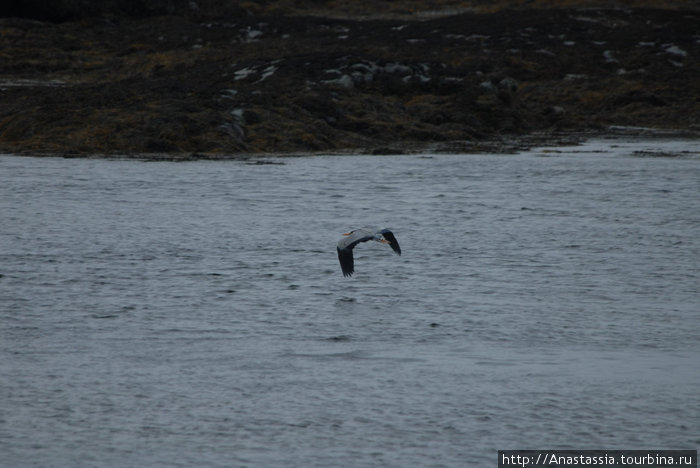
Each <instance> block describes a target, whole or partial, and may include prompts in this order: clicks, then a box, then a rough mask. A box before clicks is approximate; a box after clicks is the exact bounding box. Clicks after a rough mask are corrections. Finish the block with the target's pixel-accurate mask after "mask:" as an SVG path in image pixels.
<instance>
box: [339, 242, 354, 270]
mask: <svg viewBox="0 0 700 468" xmlns="http://www.w3.org/2000/svg"><path fill="white" fill-rule="evenodd" d="M338 260H340V269H341V270H343V276H352V274H353V273H354V272H355V260H354V259H353V258H352V249H341V248H340V247H338Z"/></svg>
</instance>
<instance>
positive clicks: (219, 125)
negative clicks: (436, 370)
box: [0, 2, 700, 159]
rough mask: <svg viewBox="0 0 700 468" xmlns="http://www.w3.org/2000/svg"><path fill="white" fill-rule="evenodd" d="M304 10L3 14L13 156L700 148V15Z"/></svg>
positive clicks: (6, 148)
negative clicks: (620, 136) (644, 144)
mask: <svg viewBox="0 0 700 468" xmlns="http://www.w3.org/2000/svg"><path fill="white" fill-rule="evenodd" d="M192 3H193V2H190V4H192ZM304 3H305V2H297V3H294V5H295V9H292V8H291V7H290V8H288V9H287V10H285V9H283V8H282V7H280V6H279V5H268V9H260V10H259V11H250V10H246V9H243V8H241V9H237V10H235V11H234V12H227V14H225V15H216V14H214V12H213V11H205V12H201V11H199V12H196V13H192V12H190V13H188V12H183V11H181V12H175V13H173V14H169V15H159V16H144V17H136V18H133V17H132V18H126V17H90V18H82V19H73V20H70V21H63V22H53V23H52V22H46V21H37V20H34V19H28V18H2V19H0V43H1V44H2V45H1V47H0V63H2V64H3V65H2V67H0V96H1V99H2V101H1V102H2V105H0V151H2V152H5V153H15V154H54V155H55V154H58V155H65V156H68V157H82V156H89V155H104V156H117V155H118V156H122V157H125V156H126V157H129V156H134V157H140V156H143V155H166V156H163V157H170V156H167V155H179V156H172V157H175V158H181V159H198V158H208V159H218V158H224V157H241V158H245V157H249V156H253V155H259V154H271V153H275V154H279V153H283V154H308V153H310V152H312V153H318V152H325V153H344V152H348V151H361V152H364V153H373V154H390V153H394V152H409V151H415V150H434V151H442V152H465V151H466V152H473V151H479V150H484V149H489V150H492V149H494V148H495V149H498V148H499V147H500V149H502V150H504V151H508V150H509V149H512V148H514V147H515V148H517V147H518V146H522V145H528V144H540V143H545V142H557V141H571V140H575V139H577V138H581V137H583V136H590V135H597V134H605V133H610V132H612V133H615V132H622V133H631V134H637V133H639V134H647V135H648V134H649V132H648V131H646V130H644V128H654V129H660V130H661V131H675V132H680V133H681V134H683V135H684V136H690V137H695V138H697V137H698V136H700V60H699V59H700V29H699V28H698V26H697V25H698V24H700V9H698V8H695V9H691V8H690V7H687V8H684V7H683V6H682V3H681V4H680V5H681V6H678V5H677V4H672V5H671V4H669V6H665V4H664V3H663V2H658V3H657V5H660V6H661V7H658V8H631V7H626V6H625V4H623V5H621V6H622V8H605V9H604V8H582V7H580V6H577V5H576V2H559V3H562V4H564V5H560V6H559V7H556V8H555V7H553V6H551V5H549V6H544V7H540V8H534V7H524V6H523V5H518V7H517V8H515V7H513V6H508V5H505V6H503V7H502V8H500V9H489V10H486V9H483V8H482V9H479V8H477V7H472V8H466V7H464V8H452V9H447V10H442V13H440V14H438V13H433V14H426V12H427V11H428V10H427V9H426V8H423V9H422V10H421V9H420V8H419V7H420V4H421V2H414V3H412V5H414V7H415V9H414V10H411V11H408V12H407V11H399V12H393V13H392V12H389V13H391V14H389V13H387V12H386V11H384V12H383V14H379V13H377V14H374V15H371V14H368V15H366V16H363V17H358V16H356V15H355V16H353V15H350V14H345V15H344V16H343V15H340V16H343V17H338V15H332V14H331V13H332V11H333V10H328V9H325V10H321V11H318V5H317V3H319V4H324V5H325V4H326V3H328V2H308V3H310V4H314V5H316V8H317V10H314V9H312V8H311V7H309V8H308V9H301V10H300V9H299V8H300V7H299V5H300V4H304ZM438 3H439V2H438ZM476 3H478V2H476ZM513 3H516V2H513ZM535 3H537V2H535ZM545 3H546V2H545ZM550 3H558V2H550ZM580 3H582V4H583V3H585V2H580ZM620 3H623V2H620ZM432 4H434V2H433V3H432ZM195 5H196V4H195ZM426 5H427V3H426ZM326 6H328V5H326ZM190 7H191V5H190ZM273 7H274V8H273ZM421 12H422V13H421ZM375 13H376V12H375ZM613 126H617V127H613ZM611 127H612V128H611ZM616 128H617V129H616Z"/></svg>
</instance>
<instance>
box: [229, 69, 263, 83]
mask: <svg viewBox="0 0 700 468" xmlns="http://www.w3.org/2000/svg"><path fill="white" fill-rule="evenodd" d="M257 72H258V71H257V70H256V69H255V68H248V67H246V68H241V69H240V70H237V71H235V72H234V73H233V79H234V80H242V79H244V78H248V77H249V76H250V75H253V74H255V73H257Z"/></svg>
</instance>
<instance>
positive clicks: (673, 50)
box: [664, 44, 688, 57]
mask: <svg viewBox="0 0 700 468" xmlns="http://www.w3.org/2000/svg"><path fill="white" fill-rule="evenodd" d="M664 46H665V49H664V50H665V51H666V52H667V53H669V54H673V55H679V56H681V57H685V56H686V55H688V53H687V52H686V51H685V50H683V49H681V48H680V47H678V46H677V45H674V44H664Z"/></svg>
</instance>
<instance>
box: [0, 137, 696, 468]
mask: <svg viewBox="0 0 700 468" xmlns="http://www.w3.org/2000/svg"><path fill="white" fill-rule="evenodd" d="M279 161H281V160H279ZM283 161H284V164H283V165H251V164H246V163H244V162H190V163H145V162H134V161H106V160H63V159H38V158H26V157H23V158H19V157H10V156H2V157H0V225H1V227H0V275H1V276H0V453H2V460H0V465H3V466H97V467H106V466H169V467H170V466H286V467H311V466H351V467H352V466H396V467H406V466H450V467H452V466H455V467H456V466H494V465H495V463H496V458H497V454H496V451H497V450H499V449H519V448H530V449H533V448H577V449H585V448H588V449H596V448H597V449H600V448H605V449H613V448H618V449H630V448H640V449H649V448H653V449H659V448H690V449H697V448H699V447H700V431H699V429H700V398H698V390H699V388H700V333H699V328H700V197H699V195H700V153H698V150H697V143H696V142H684V141H668V142H664V141H653V142H636V143H625V142H619V141H598V142H591V143H589V144H587V145H584V146H582V147H572V148H558V149H555V150H547V151H543V150H535V151H532V152H529V153H523V154H519V155H506V156H503V155H469V156H446V155H442V156H427V157H421V156H390V157H364V156H358V157H309V158H294V159H284V160H283ZM361 226H377V227H391V228H393V229H394V232H395V233H396V235H397V237H398V239H399V241H400V243H401V247H402V250H403V252H404V253H403V255H402V256H401V257H398V256H395V255H394V254H393V253H392V252H391V250H390V249H389V248H387V247H386V246H383V245H379V244H374V245H369V244H363V245H361V246H359V247H358V248H357V249H356V259H355V261H356V275H355V276H353V277H352V278H344V277H343V276H342V274H341V271H340V268H339V265H338V262H337V257H336V253H335V243H336V242H337V240H338V239H339V237H340V234H341V233H342V232H346V231H347V230H349V229H351V228H354V227H361Z"/></svg>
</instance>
